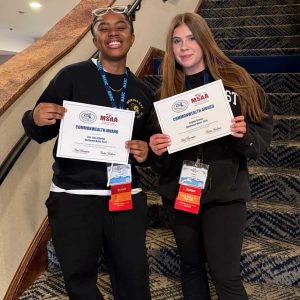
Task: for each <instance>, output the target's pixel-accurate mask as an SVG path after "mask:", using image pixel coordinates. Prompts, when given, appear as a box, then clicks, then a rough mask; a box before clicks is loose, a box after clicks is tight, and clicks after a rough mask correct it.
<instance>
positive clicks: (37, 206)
mask: <svg viewBox="0 0 300 300" xmlns="http://www.w3.org/2000/svg"><path fill="white" fill-rule="evenodd" d="M198 2H199V1H195V0H184V1H179V0H169V1H168V2H167V3H163V2H162V1H161V0H143V4H142V8H141V10H140V11H138V12H137V16H136V22H135V24H134V25H135V32H136V41H135V44H134V46H133V48H132V49H131V52H130V54H129V56H128V66H129V67H130V68H131V70H132V71H133V72H134V71H136V69H137V68H138V66H139V64H140V63H141V61H142V59H143V58H144V56H145V54H146V53H147V51H148V49H149V47H150V46H154V47H157V48H160V49H163V48H164V35H165V32H166V27H167V25H168V23H169V21H170V19H171V18H172V17H173V16H174V15H175V14H176V13H178V12H184V11H194V9H195V8H196V6H197V4H198ZM116 3H117V4H124V3H125V4H127V3H132V1H130V0H128V1H123V0H122V1H116ZM94 51H95V48H94V46H93V44H92V42H91V35H90V33H88V34H87V35H86V37H85V38H84V39H83V40H82V41H81V42H80V43H79V44H78V45H77V46H76V47H75V48H74V50H72V52H70V53H69V54H67V55H66V56H65V57H64V58H63V59H61V60H60V61H59V62H58V63H57V64H55V66H53V67H52V68H51V69H50V70H49V71H47V72H46V73H45V74H44V75H43V76H41V78H40V79H39V80H37V81H36V82H35V83H34V84H33V85H32V86H31V87H30V88H29V89H28V90H27V91H26V92H25V93H24V94H23V95H22V96H21V97H20V98H19V99H18V100H17V101H16V102H15V103H14V104H13V105H12V106H11V107H10V108H9V109H8V110H7V111H6V112H5V113H4V114H3V115H2V116H1V117H0V137H1V147H0V162H2V161H3V160H4V158H5V156H6V155H7V153H8V152H9V151H10V150H11V148H12V147H13V145H15V143H16V142H17V141H18V140H19V138H20V137H21V136H22V134H23V132H24V131H23V128H22V125H21V118H22V115H23V113H24V111H26V110H28V109H31V108H32V107H33V106H34V103H35V102H36V100H37V98H38V97H39V95H40V94H41V92H42V91H43V90H44V88H45V87H46V86H47V84H48V82H49V80H50V79H51V78H52V77H53V76H54V75H55V74H56V73H57V71H58V70H60V69H61V68H62V67H63V66H64V65H67V64H70V63H74V62H77V61H81V60H84V59H87V58H88V57H90V56H91V55H92V53H93V52H94ZM52 146H53V142H49V143H46V144H42V145H38V144H37V143H35V142H30V144H29V145H28V146H27V148H26V150H25V151H24V152H23V154H22V156H21V157H20V158H19V160H18V161H17V163H16V164H15V166H14V167H13V169H12V171H11V172H10V173H9V176H8V177H7V178H6V180H5V181H4V182H3V183H2V185H1V186H0V270H1V271H0V299H2V298H3V297H4V295H5V293H6V290H7V288H8V286H9V284H10V282H11V280H12V278H13V276H14V274H15V272H16V270H17V268H18V266H19V264H20V262H21V260H22V258H23V256H24V254H25V252H26V250H27V249H28V246H29V245H30V243H31V241H32V239H33V237H34V235H35V233H36V232H37V230H38V228H39V227H40V225H41V223H42V221H43V219H44V218H45V216H46V210H45V206H44V202H45V200H46V197H47V195H48V191H49V184H50V181H51V175H52V172H51V165H52Z"/></svg>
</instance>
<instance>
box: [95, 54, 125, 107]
mask: <svg viewBox="0 0 300 300" xmlns="http://www.w3.org/2000/svg"><path fill="white" fill-rule="evenodd" d="M97 68H98V71H99V73H100V75H101V78H102V80H103V83H104V86H105V89H106V92H107V95H108V98H109V101H110V103H111V106H112V107H113V108H118V107H117V104H116V101H115V98H114V96H113V93H112V90H111V87H110V86H109V84H108V81H107V77H106V75H105V72H104V70H103V66H102V64H101V62H100V61H99V60H97ZM127 82H128V73H127V69H125V73H124V79H123V85H122V90H121V98H120V104H119V108H120V109H123V108H124V103H125V95H126V88H127Z"/></svg>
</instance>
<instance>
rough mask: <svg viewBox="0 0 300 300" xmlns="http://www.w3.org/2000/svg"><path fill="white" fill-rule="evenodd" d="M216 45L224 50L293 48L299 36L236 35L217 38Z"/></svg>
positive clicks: (299, 41) (297, 42)
mask: <svg viewBox="0 0 300 300" xmlns="http://www.w3.org/2000/svg"><path fill="white" fill-rule="evenodd" d="M217 44H218V46H219V47H220V48H221V49H222V50H226V51H232V50H234V51H240V50H244V49H251V51H254V50H258V49H259V50H264V49H270V50H272V49H278V48H284V49H293V48H297V47H298V48H299V47H300V36H299V35H297V36H271V37H242V38H241V37H238V38H222V39H218V40H217Z"/></svg>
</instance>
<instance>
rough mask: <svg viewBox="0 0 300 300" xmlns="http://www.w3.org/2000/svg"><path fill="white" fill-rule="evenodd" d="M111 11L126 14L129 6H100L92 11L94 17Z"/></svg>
mask: <svg viewBox="0 0 300 300" xmlns="http://www.w3.org/2000/svg"><path fill="white" fill-rule="evenodd" d="M109 11H112V12H114V13H117V14H125V13H127V11H128V6H108V7H99V8H96V9H94V10H93V11H92V15H93V16H94V17H100V16H103V15H105V14H107V13H108V12H109Z"/></svg>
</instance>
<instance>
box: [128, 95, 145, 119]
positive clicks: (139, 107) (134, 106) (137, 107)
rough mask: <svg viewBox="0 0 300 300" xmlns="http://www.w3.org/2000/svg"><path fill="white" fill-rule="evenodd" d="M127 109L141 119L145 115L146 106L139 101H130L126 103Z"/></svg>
mask: <svg viewBox="0 0 300 300" xmlns="http://www.w3.org/2000/svg"><path fill="white" fill-rule="evenodd" d="M126 109H128V110H132V111H134V112H135V117H136V118H137V119H139V118H141V117H142V116H143V114H144V113H143V111H144V106H143V104H142V103H141V102H140V101H139V100H137V99H128V100H127V102H126Z"/></svg>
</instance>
